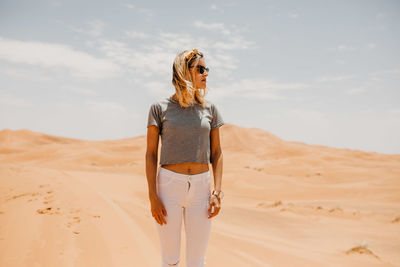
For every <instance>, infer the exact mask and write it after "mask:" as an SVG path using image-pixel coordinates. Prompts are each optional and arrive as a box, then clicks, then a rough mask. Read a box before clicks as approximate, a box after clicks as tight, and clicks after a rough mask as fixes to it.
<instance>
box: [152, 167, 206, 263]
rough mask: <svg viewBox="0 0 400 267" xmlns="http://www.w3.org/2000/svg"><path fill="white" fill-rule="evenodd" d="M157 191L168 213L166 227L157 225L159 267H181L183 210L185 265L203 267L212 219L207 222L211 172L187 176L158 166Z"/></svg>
mask: <svg viewBox="0 0 400 267" xmlns="http://www.w3.org/2000/svg"><path fill="white" fill-rule="evenodd" d="M157 191H158V196H159V198H160V199H161V201H162V202H163V204H164V206H165V209H166V211H167V216H166V217H164V218H165V220H166V222H167V224H163V225H160V224H159V223H157V222H156V225H157V229H158V234H159V238H160V245H161V257H162V264H161V266H162V267H165V266H175V267H179V266H180V247H181V225H182V210H183V221H184V224H185V234H186V264H187V265H186V266H187V267H203V266H204V265H205V263H206V261H205V254H206V249H207V244H208V239H209V236H210V230H211V220H212V219H213V218H211V219H208V206H209V203H210V202H209V199H210V196H211V192H210V171H207V172H203V173H199V174H195V175H190V174H181V173H176V172H173V171H170V170H168V169H165V168H163V167H160V169H159V171H158V180H157Z"/></svg>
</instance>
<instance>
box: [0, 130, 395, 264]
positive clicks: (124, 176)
mask: <svg viewBox="0 0 400 267" xmlns="http://www.w3.org/2000/svg"><path fill="white" fill-rule="evenodd" d="M220 132H221V141H222V148H223V155H224V172H223V182H222V189H223V190H224V192H225V198H224V201H223V203H222V209H221V212H220V214H219V215H218V216H217V217H215V218H214V220H213V225H212V233H211V237H210V243H209V247H208V250H207V266H209V267H221V266H319V267H320V266H400V253H399V252H400V238H399V237H400V194H399V192H400V155H386V154H380V153H370V152H364V151H359V150H351V149H337V148H333V147H327V146H320V145H309V144H305V143H301V142H288V141H285V140H283V139H280V138H279V137H277V136H274V135H273V134H271V133H268V132H266V131H263V130H261V129H256V128H243V127H239V126H236V125H231V124H226V125H224V126H223V127H222V128H221V129H220ZM145 145H146V137H145V136H138V137H134V138H126V139H121V140H108V141H86V140H78V139H72V138H64V137H58V136H52V135H47V134H44V133H38V132H33V131H30V130H27V129H24V130H9V129H5V130H2V131H0V266H7V267H13V266H57V267H58V266H85V267H86V266H96V267H98V266H107V267H108V266H117V267H123V266H149V267H153V266H154V267H157V266H159V265H160V264H159V262H160V251H159V244H158V236H157V232H156V228H155V224H154V223H155V222H154V219H153V218H152V217H151V213H150V203H149V202H148V198H147V181H146V177H145V167H144V163H145V162H144V153H145ZM210 169H211V166H210ZM182 235H183V237H182V241H183V240H184V229H182ZM181 254H182V259H181V262H184V261H185V255H184V243H182V250H181Z"/></svg>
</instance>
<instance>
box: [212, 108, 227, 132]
mask: <svg viewBox="0 0 400 267" xmlns="http://www.w3.org/2000/svg"><path fill="white" fill-rule="evenodd" d="M211 111H212V116H213V117H212V120H211V130H214V129H216V128H218V127H220V126H222V125H224V124H225V122H224V120H223V119H222V116H221V113H219V111H218V109H217V107H216V106H215V105H214V104H212V105H211Z"/></svg>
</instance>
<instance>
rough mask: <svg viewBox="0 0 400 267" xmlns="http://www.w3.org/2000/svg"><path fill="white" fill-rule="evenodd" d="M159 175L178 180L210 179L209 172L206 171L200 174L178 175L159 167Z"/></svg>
mask: <svg viewBox="0 0 400 267" xmlns="http://www.w3.org/2000/svg"><path fill="white" fill-rule="evenodd" d="M159 172H160V173H162V174H164V175H168V176H172V177H174V178H176V179H179V180H184V181H187V180H192V179H193V180H203V179H209V178H210V171H209V170H208V171H206V172H202V173H198V174H183V173H178V172H173V171H171V170H168V169H166V168H163V167H160V170H159Z"/></svg>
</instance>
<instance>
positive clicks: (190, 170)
mask: <svg viewBox="0 0 400 267" xmlns="http://www.w3.org/2000/svg"><path fill="white" fill-rule="evenodd" d="M161 167H163V168H165V169H168V170H170V171H173V172H177V173H181V174H199V173H202V172H206V171H208V170H209V167H208V163H194V162H185V163H177V164H165V165H161Z"/></svg>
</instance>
